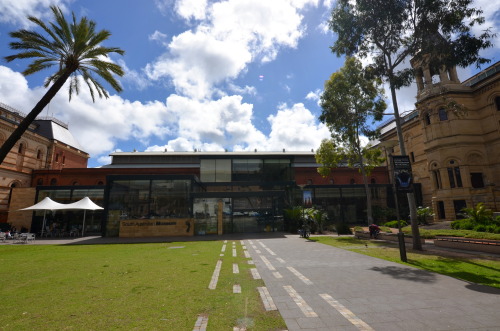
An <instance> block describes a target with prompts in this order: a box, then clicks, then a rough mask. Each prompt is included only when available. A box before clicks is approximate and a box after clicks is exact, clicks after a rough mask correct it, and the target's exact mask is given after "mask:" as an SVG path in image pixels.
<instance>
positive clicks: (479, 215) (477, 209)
mask: <svg viewBox="0 0 500 331" xmlns="http://www.w3.org/2000/svg"><path fill="white" fill-rule="evenodd" d="M462 212H463V213H464V216H465V217H466V218H467V219H469V220H471V221H473V222H474V223H476V224H490V223H492V222H493V211H492V210H491V209H486V207H485V206H484V204H483V203H482V202H480V203H478V204H477V205H475V206H474V207H472V208H463V209H462Z"/></svg>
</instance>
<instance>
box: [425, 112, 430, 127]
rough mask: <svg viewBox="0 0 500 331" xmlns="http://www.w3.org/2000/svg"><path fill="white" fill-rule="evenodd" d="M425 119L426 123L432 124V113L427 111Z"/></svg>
mask: <svg viewBox="0 0 500 331" xmlns="http://www.w3.org/2000/svg"><path fill="white" fill-rule="evenodd" d="M424 121H425V125H430V124H431V114H430V113H426V114H425V115H424Z"/></svg>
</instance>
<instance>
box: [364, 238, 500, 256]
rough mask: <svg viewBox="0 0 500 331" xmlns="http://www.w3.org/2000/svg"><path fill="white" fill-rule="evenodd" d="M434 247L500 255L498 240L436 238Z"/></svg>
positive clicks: (499, 242)
mask: <svg viewBox="0 0 500 331" xmlns="http://www.w3.org/2000/svg"><path fill="white" fill-rule="evenodd" d="M368 236H369V235H368ZM434 246H436V247H446V248H455V249H463V250H469V251H478V252H485V253H494V254H500V241H497V240H486V239H473V238H457V237H436V238H435V239H434Z"/></svg>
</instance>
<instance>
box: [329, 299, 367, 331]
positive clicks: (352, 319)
mask: <svg viewBox="0 0 500 331" xmlns="http://www.w3.org/2000/svg"><path fill="white" fill-rule="evenodd" d="M319 296H320V297H322V298H323V299H324V300H325V301H326V302H327V303H328V304H329V305H330V306H332V307H333V308H335V309H336V310H337V311H338V312H339V313H341V314H342V315H343V316H344V317H345V318H347V319H348V320H349V322H351V323H352V324H353V325H354V326H355V327H357V328H358V329H359V330H361V331H374V330H373V329H372V328H371V327H370V326H369V325H368V324H366V323H365V322H363V321H362V320H361V319H359V317H357V316H356V315H354V313H353V312H352V311H350V310H349V309H347V308H346V307H344V306H343V305H342V304H341V303H340V302H338V301H337V300H335V299H334V298H332V297H331V296H330V295H329V294H320V295H319Z"/></svg>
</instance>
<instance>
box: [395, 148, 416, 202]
mask: <svg viewBox="0 0 500 331" xmlns="http://www.w3.org/2000/svg"><path fill="white" fill-rule="evenodd" d="M392 165H393V171H394V182H395V183H396V190H397V191H398V192H406V193H411V192H413V176H412V173H411V163H410V157H409V156H407V155H393V156H392Z"/></svg>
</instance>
